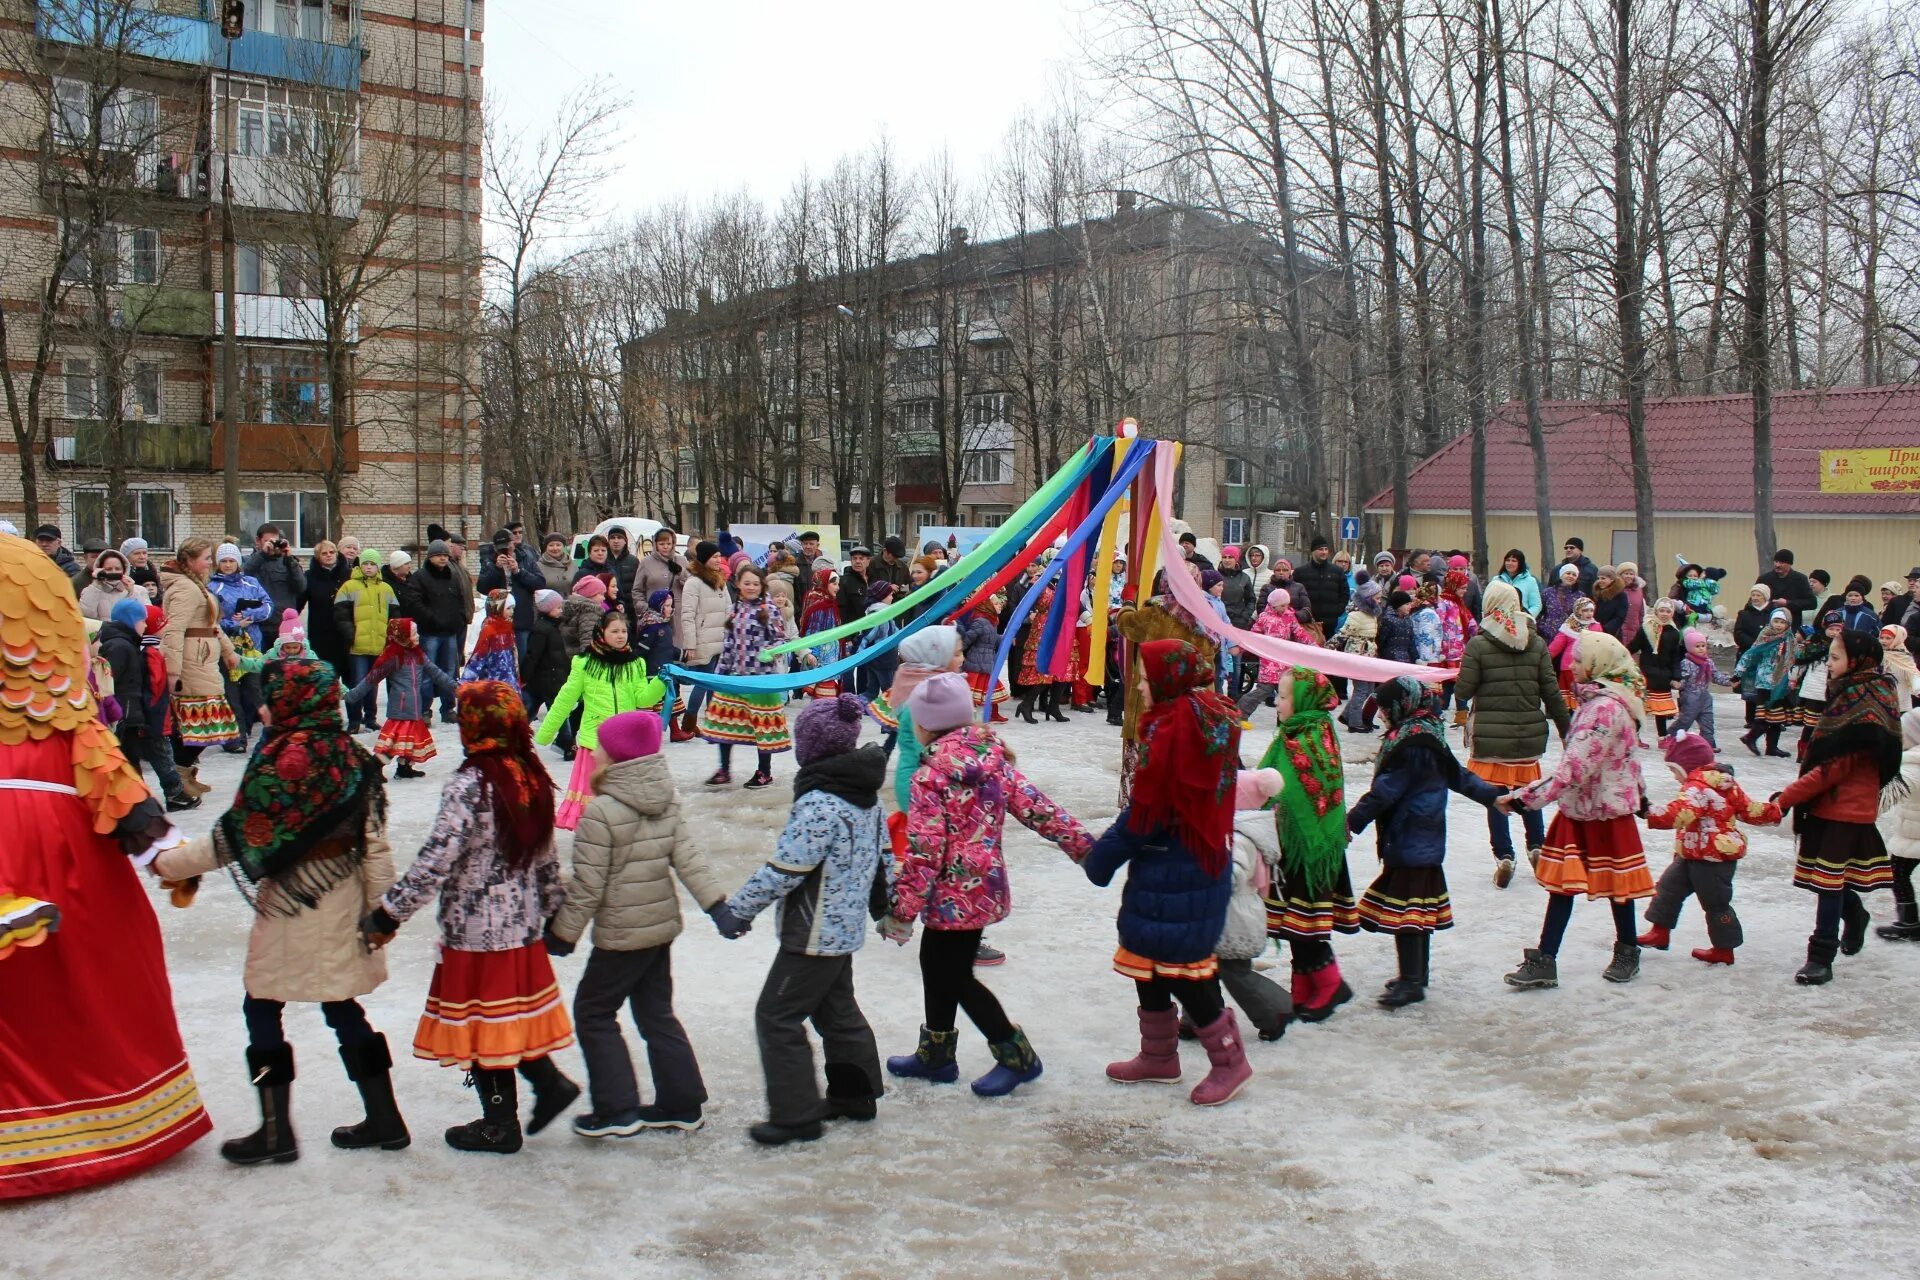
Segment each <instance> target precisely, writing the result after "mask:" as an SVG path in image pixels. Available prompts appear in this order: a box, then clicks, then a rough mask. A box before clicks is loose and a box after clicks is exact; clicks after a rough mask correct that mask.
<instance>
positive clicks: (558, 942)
mask: <svg viewBox="0 0 1920 1280" xmlns="http://www.w3.org/2000/svg"><path fill="white" fill-rule="evenodd" d="M540 941H541V943H542V944H543V945H545V947H546V948H547V954H548V955H550V956H570V955H572V954H573V947H574V944H573V943H571V942H568V941H567V940H566V939H565V938H562V937H561V936H560V935H558V934H556V933H555V932H554V931H553V926H552V925H548V926H547V927H546V928H544V929H542V930H541V931H540Z"/></svg>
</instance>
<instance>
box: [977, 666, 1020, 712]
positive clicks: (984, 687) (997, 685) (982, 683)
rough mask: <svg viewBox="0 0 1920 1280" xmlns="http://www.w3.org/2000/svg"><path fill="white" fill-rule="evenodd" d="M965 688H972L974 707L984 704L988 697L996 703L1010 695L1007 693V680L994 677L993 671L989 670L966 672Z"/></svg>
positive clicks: (1003, 700)
mask: <svg viewBox="0 0 1920 1280" xmlns="http://www.w3.org/2000/svg"><path fill="white" fill-rule="evenodd" d="M967 688H969V689H971V690H973V705H974V706H976V707H984V706H986V705H987V699H988V698H989V697H991V698H992V699H993V700H994V701H995V702H996V703H998V702H1005V701H1006V700H1007V698H1008V697H1009V696H1010V695H1009V694H1008V693H1007V682H1006V681H1005V680H996V679H994V678H993V673H992V672H989V671H969V672H967Z"/></svg>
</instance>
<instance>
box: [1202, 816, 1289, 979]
mask: <svg viewBox="0 0 1920 1280" xmlns="http://www.w3.org/2000/svg"><path fill="white" fill-rule="evenodd" d="M1279 865H1280V832H1279V829H1278V828H1277V827H1276V826H1275V824H1274V816H1273V814H1272V813H1271V812H1269V811H1268V810H1266V809H1241V810H1239V811H1238V812H1237V813H1235V814H1234V815H1233V896H1232V897H1231V898H1230V899H1228V901H1227V923H1226V927H1225V928H1223V929H1221V931H1220V941H1219V943H1218V944H1217V945H1216V946H1215V947H1214V949H1213V953H1214V954H1215V955H1216V956H1219V957H1220V958H1221V959H1222V960H1252V959H1254V958H1255V957H1256V956H1258V955H1260V954H1261V953H1262V952H1264V951H1265V950H1266V949H1267V906H1266V903H1265V902H1263V901H1262V900H1261V897H1260V890H1259V888H1258V883H1259V881H1260V880H1265V881H1267V882H1268V883H1269V884H1271V883H1272V882H1273V881H1274V880H1275V879H1276V878H1277V876H1278V872H1277V868H1278V867H1279ZM1263 868H1264V871H1265V874H1264V875H1257V873H1259V872H1260V871H1261V870H1262V869H1263Z"/></svg>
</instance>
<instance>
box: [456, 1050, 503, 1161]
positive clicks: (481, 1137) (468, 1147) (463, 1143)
mask: <svg viewBox="0 0 1920 1280" xmlns="http://www.w3.org/2000/svg"><path fill="white" fill-rule="evenodd" d="M473 1087H474V1088H475V1089H476V1090H478V1091H479V1093H480V1118H479V1119H478V1120H469V1121H468V1122H467V1123H466V1124H460V1125H455V1126H454V1127H453V1128H451V1129H449V1130H447V1145H448V1146H450V1147H452V1148H453V1149H454V1150H456V1151H494V1152H498V1153H499V1154H500V1155H503V1156H510V1155H512V1154H513V1153H514V1152H516V1151H518V1150H519V1149H520V1108H519V1091H518V1089H516V1088H515V1086H514V1082H513V1071H512V1069H511V1068H505V1067H476V1068H474V1071H473Z"/></svg>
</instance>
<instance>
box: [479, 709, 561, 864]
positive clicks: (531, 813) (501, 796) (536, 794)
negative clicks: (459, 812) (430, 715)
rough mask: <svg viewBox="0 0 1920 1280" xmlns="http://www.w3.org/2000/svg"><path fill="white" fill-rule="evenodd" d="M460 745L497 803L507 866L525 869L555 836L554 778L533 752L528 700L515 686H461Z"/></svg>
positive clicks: (496, 820) (496, 816)
mask: <svg viewBox="0 0 1920 1280" xmlns="http://www.w3.org/2000/svg"><path fill="white" fill-rule="evenodd" d="M460 745H461V746H462V747H464V748H466V752H467V758H466V759H465V760H464V761H462V762H461V765H460V768H461V769H462V770H463V771H464V770H467V769H472V770H474V771H475V772H477V773H478V774H479V775H480V777H481V779H482V782H483V785H482V793H483V796H484V797H485V798H487V799H489V800H491V802H492V805H493V825H494V831H495V838H496V839H498V840H499V842H500V846H501V852H502V853H504V854H505V855H506V860H507V865H509V866H512V867H524V866H526V865H527V864H528V863H529V862H531V861H533V859H534V857H535V855H537V854H538V853H539V852H540V851H541V850H542V849H544V848H546V847H547V846H548V845H549V844H550V843H551V842H552V840H553V779H552V778H551V777H550V776H548V774H547V767H546V765H544V764H542V763H541V761H540V757H539V756H538V755H536V754H535V753H534V750H533V726H532V723H531V722H530V721H529V720H528V718H527V708H526V704H525V703H523V702H521V701H520V695H519V694H518V693H516V692H515V691H514V688H513V686H512V685H510V684H506V683H504V682H502V681H499V680H480V681H476V682H474V683H473V684H463V685H461V686H460Z"/></svg>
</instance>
